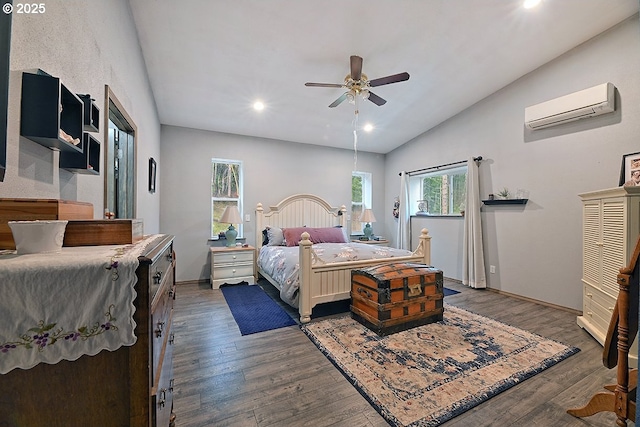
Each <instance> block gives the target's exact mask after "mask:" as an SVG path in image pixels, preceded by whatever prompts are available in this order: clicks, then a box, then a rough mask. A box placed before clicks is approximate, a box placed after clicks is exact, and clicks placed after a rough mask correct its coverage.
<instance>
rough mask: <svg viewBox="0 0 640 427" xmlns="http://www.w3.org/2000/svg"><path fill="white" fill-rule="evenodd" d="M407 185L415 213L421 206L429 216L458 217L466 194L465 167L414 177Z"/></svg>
mask: <svg viewBox="0 0 640 427" xmlns="http://www.w3.org/2000/svg"><path fill="white" fill-rule="evenodd" d="M409 185H410V187H409V188H410V193H411V197H410V200H411V209H412V210H414V209H415V212H417V211H418V206H419V205H420V204H422V205H423V206H425V209H426V210H427V212H428V213H429V214H430V215H460V212H461V211H463V210H464V203H465V199H466V194H467V166H462V167H456V168H451V169H446V170H440V171H435V172H429V173H425V174H421V175H415V176H412V177H411V178H410V183H409ZM421 202H422V203H421ZM424 202H426V203H424ZM412 213H413V212H412Z"/></svg>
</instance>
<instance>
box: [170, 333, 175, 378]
mask: <svg viewBox="0 0 640 427" xmlns="http://www.w3.org/2000/svg"><path fill="white" fill-rule="evenodd" d="M175 338H176V336H175V334H171V335H169V344H172V345H173V341H174V340H175ZM172 381H173V380H172Z"/></svg>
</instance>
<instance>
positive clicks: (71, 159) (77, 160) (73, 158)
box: [60, 132, 100, 175]
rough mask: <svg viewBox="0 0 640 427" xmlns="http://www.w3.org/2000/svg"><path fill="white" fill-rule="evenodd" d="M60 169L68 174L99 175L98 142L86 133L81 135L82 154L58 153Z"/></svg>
mask: <svg viewBox="0 0 640 427" xmlns="http://www.w3.org/2000/svg"><path fill="white" fill-rule="evenodd" d="M60 167H61V168H62V169H66V170H68V171H70V172H75V173H84V174H89V175H100V141H98V140H97V139H95V138H94V137H93V136H91V135H90V134H88V133H86V132H85V133H84V134H83V135H82V152H81V153H72V152H67V151H61V152H60Z"/></svg>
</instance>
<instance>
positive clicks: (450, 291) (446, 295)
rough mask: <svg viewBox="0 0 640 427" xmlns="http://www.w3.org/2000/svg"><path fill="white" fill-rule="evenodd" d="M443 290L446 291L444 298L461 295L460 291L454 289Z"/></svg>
mask: <svg viewBox="0 0 640 427" xmlns="http://www.w3.org/2000/svg"><path fill="white" fill-rule="evenodd" d="M442 290H443V291H444V292H443V293H444V296H445V297H448V296H449V295H455V294H459V293H460V291H455V290H453V289H449V288H442Z"/></svg>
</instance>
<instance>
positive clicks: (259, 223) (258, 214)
mask: <svg viewBox="0 0 640 427" xmlns="http://www.w3.org/2000/svg"><path fill="white" fill-rule="evenodd" d="M263 213H264V209H263V208H262V203H258V204H257V205H256V241H255V246H256V249H258V250H259V249H260V248H261V247H262V214H263Z"/></svg>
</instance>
